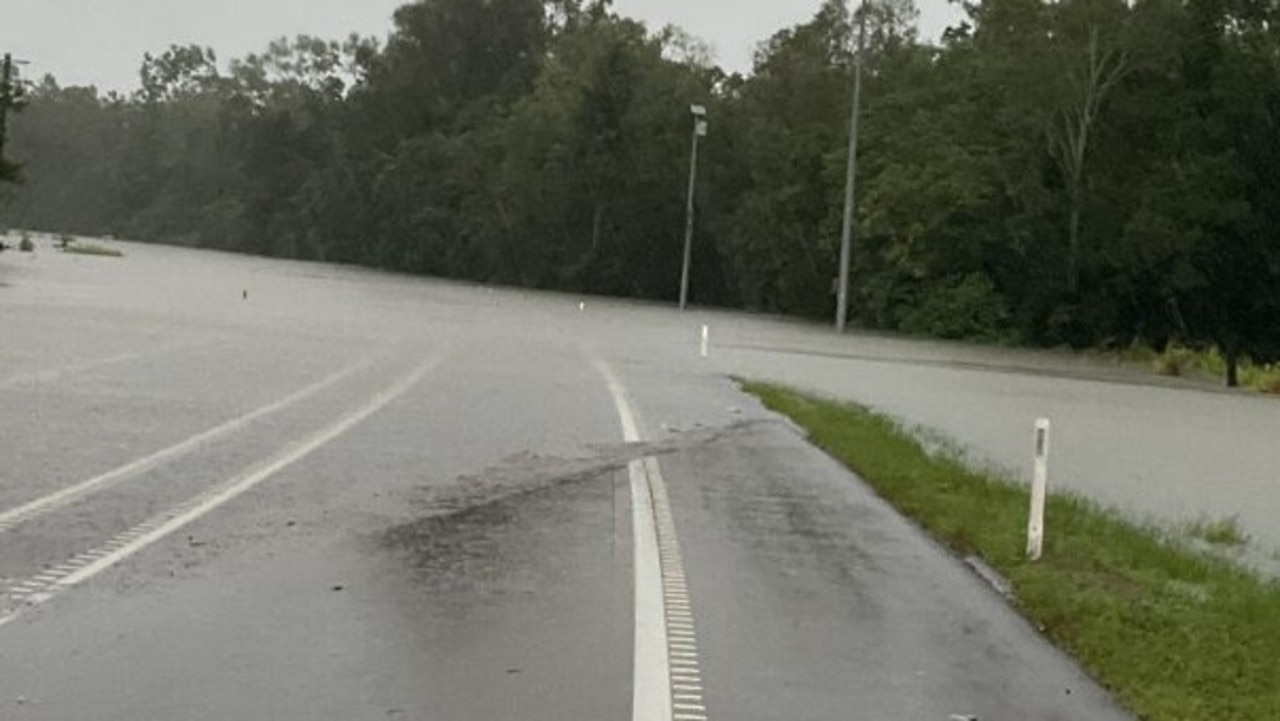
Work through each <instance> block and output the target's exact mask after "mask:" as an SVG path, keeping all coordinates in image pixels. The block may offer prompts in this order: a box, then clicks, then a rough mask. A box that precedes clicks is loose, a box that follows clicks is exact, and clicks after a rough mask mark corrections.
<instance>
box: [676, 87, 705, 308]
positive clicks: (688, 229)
mask: <svg viewBox="0 0 1280 721" xmlns="http://www.w3.org/2000/svg"><path fill="white" fill-rule="evenodd" d="M689 110H690V111H691V112H692V113H693V155H692V157H691V158H690V160H689V202H688V205H687V206H686V207H685V226H684V263H683V265H682V266H681V268H680V310H682V311H683V310H684V309H685V308H686V307H687V306H688V305H689V266H690V264H691V263H692V261H693V212H694V207H693V200H694V190H695V189H696V188H697V184H698V139H699V138H703V137H706V135H707V109H706V108H705V107H703V106H701V105H694V106H692V107H690V108H689Z"/></svg>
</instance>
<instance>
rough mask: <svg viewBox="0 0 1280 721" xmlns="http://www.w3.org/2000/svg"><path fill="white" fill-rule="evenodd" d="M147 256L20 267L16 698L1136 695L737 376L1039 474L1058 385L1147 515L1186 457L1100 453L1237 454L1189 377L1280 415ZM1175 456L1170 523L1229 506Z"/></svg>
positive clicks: (664, 319)
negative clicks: (1182, 471) (1121, 691)
mask: <svg viewBox="0 0 1280 721" xmlns="http://www.w3.org/2000/svg"><path fill="white" fill-rule="evenodd" d="M120 247H121V248H122V249H124V250H125V252H126V254H127V255H126V257H125V258H123V259H110V258H83V257H75V256H67V255H61V254H57V253H54V252H52V251H51V250H50V249H49V248H48V247H47V243H46V244H42V246H41V249H40V251H39V252H38V253H37V254H36V255H35V256H29V255H20V254H5V255H4V256H3V257H2V258H0V338H3V343H2V344H0V457H3V458H4V463H3V466H2V467H0V718H3V719H11V718H12V719H60V720H63V719H129V720H131V721H132V720H133V719H168V718H183V719H226V718H260V719H356V718H369V719H375V718H377V719H385V718H406V719H432V718H440V719H485V720H486V721H487V720H499V719H511V720H512V721H516V720H521V721H526V720H536V719H562V718H591V719H610V718H617V719H627V718H631V719H636V720H639V719H646V721H647V719H650V718H659V719H663V721H701V719H704V718H726V719H728V718H732V719H760V720H762V721H763V720H764V719H778V718H791V719H826V718H848V717H850V716H851V715H853V716H856V717H866V718H901V719H907V718H912V719H934V718H937V719H947V718H950V717H953V716H961V717H968V716H973V717H977V718H983V719H1001V718H1004V719H1015V718H1016V719H1064V720H1065V719H1121V718H1124V716H1123V715H1122V714H1121V713H1119V712H1118V711H1117V710H1116V709H1115V708H1114V707H1113V706H1112V704H1111V702H1110V700H1109V699H1108V698H1107V696H1106V695H1105V694H1104V693H1103V692H1102V691H1101V690H1100V689H1098V688H1097V687H1096V685H1094V684H1093V683H1092V682H1091V681H1089V680H1088V679H1087V678H1086V677H1085V676H1084V675H1083V674H1082V673H1081V672H1080V671H1079V670H1078V669H1077V668H1076V667H1075V666H1074V665H1073V664H1072V663H1071V662H1070V661H1069V660H1068V659H1066V658H1065V657H1063V656H1062V655H1061V654H1059V653H1058V652H1057V651H1055V650H1054V649H1052V648H1050V647H1048V646H1047V645H1046V644H1044V643H1043V642H1042V641H1041V640H1040V638H1039V637H1038V635H1037V634H1036V633H1035V632H1034V630H1033V629H1031V628H1030V627H1029V626H1027V624H1025V623H1024V622H1023V621H1022V620H1021V619H1020V618H1019V617H1018V616H1017V615H1016V614H1014V613H1013V612H1012V611H1011V610H1009V609H1008V608H1007V607H1006V606H1005V604H1004V603H1003V601H1002V600H1000V599H999V597H998V596H996V595H995V594H994V593H993V592H992V591H990V590H989V589H988V588H987V587H986V586H984V585H983V583H982V582H981V581H980V580H978V579H977V578H976V577H974V576H973V574H971V573H970V572H969V571H968V570H967V569H965V568H964V567H963V566H962V565H961V564H960V563H958V562H956V561H955V560H954V559H953V558H951V557H950V556H949V555H947V554H946V553H945V552H943V551H942V550H941V549H939V548H938V547H937V546H935V545H934V544H933V543H931V542H930V541H929V540H928V539H926V538H924V537H923V536H922V535H921V534H920V533H919V532H918V531H917V530H916V529H915V528H914V527H912V526H911V525H910V524H908V523H906V522H905V521H903V520H902V519H900V518H899V517H898V516H897V515H896V514H895V513H893V512H892V510H891V509H889V508H887V507H886V506H885V505H884V504H883V503H882V502H881V501H879V499H877V498H876V497H875V496H874V494H872V493H870V491H869V490H868V489H867V488H866V487H865V486H863V485H862V484H861V483H860V482H859V481H858V480H857V479H856V478H854V477H853V476H851V475H850V474H849V473H848V472H847V471H845V470H844V469H842V468H840V467H838V466H837V465H836V464H835V463H833V462H832V461H831V460H830V459H828V458H827V457H826V456H825V455H823V454H821V453H819V452H817V451H815V450H814V449H812V448H811V447H810V446H808V445H807V444H806V443H805V442H804V441H803V439H802V438H800V437H799V436H798V435H797V434H796V433H795V432H794V431H793V430H792V429H791V428H790V427H789V426H788V425H787V424H785V423H783V422H781V421H780V420H779V419H778V418H776V417H775V416H773V415H771V414H769V413H767V412H765V411H764V410H763V409H761V408H760V407H759V406H758V405H757V404H756V403H754V402H753V401H752V400H751V399H749V398H747V397H745V396H744V395H742V394H741V393H740V392H739V391H738V390H737V389H736V387H735V385H734V384H733V383H732V382H731V381H730V380H728V379H727V378H726V374H727V373H747V374H750V375H752V376H755V377H761V378H770V379H777V380H783V381H787V382H791V383H794V384H796V385H800V386H803V387H810V388H815V389H817V390H821V391H824V392H828V393H831V394H837V395H842V396H846V397H850V398H855V399H858V400H862V401H864V402H869V403H873V404H875V405H877V406H879V407H883V408H885V409H887V410H889V411H891V412H894V413H897V414H900V415H902V416H904V417H907V418H910V419H911V420H913V421H915V422H919V423H924V424H927V425H930V426H933V427H936V428H939V429H941V430H942V431H944V432H947V433H948V434H950V435H952V436H954V437H956V438H959V439H961V440H965V441H972V442H974V443H975V444H977V446H978V447H979V448H978V450H979V452H981V453H982V454H983V455H984V457H988V458H993V459H994V460H996V461H997V462H1005V463H1008V464H1009V465H1016V464H1017V463H1019V455H1020V454H1021V451H1020V450H1017V449H1022V448H1025V446H1026V443H1025V442H1024V441H1025V436H1028V435H1029V431H1028V430H1027V429H1029V427H1030V423H1029V421H1028V420H1027V419H1026V418H1024V416H1025V415H1026V414H1028V413H1030V414H1032V416H1034V415H1035V414H1036V413H1039V412H1040V411H1039V410H1038V409H1039V408H1041V407H1044V408H1047V411H1046V412H1052V413H1054V414H1055V420H1057V421H1058V422H1059V426H1058V427H1059V428H1060V429H1061V431H1060V433H1061V435H1059V436H1058V437H1057V438H1056V439H1055V452H1056V451H1057V449H1059V448H1062V449H1063V450H1062V451H1061V456H1062V459H1063V460H1062V463H1063V469H1064V470H1063V473H1064V474H1065V473H1067V471H1068V470H1069V471H1070V474H1071V479H1070V483H1071V484H1072V487H1077V488H1080V489H1082V490H1091V488H1093V487H1092V486H1090V485H1089V484H1095V486H1096V487H1097V488H1098V489H1101V490H1103V491H1106V492H1107V493H1109V494H1113V495H1105V494H1104V497H1105V498H1106V499H1108V500H1111V501H1114V502H1117V503H1122V504H1123V503H1128V502H1130V501H1136V500H1137V499H1140V498H1141V497H1142V496H1143V494H1141V493H1136V494H1128V495H1126V493H1125V492H1122V491H1123V489H1122V488H1121V486H1123V485H1124V484H1126V483H1128V484H1136V485H1138V486H1142V485H1143V484H1149V483H1153V482H1154V481H1151V480H1150V479H1151V478H1157V477H1158V478H1164V477H1163V476H1155V475H1151V474H1159V473H1161V472H1162V470H1164V469H1167V466H1171V465H1174V464H1173V463H1172V461H1161V463H1164V464H1165V465H1156V466H1155V467H1154V469H1152V470H1150V471H1147V470H1145V469H1147V468H1148V467H1149V466H1150V465H1151V464H1142V463H1140V462H1137V461H1134V460H1132V459H1130V458H1128V457H1122V458H1119V459H1117V465H1116V468H1115V469H1112V470H1111V471H1109V473H1108V475H1107V476H1106V477H1103V478H1094V477H1092V475H1091V474H1092V473H1093V472H1094V471H1101V470H1105V469H1108V468H1109V466H1108V464H1107V463H1106V459H1105V458H1101V457H1095V456H1094V455H1091V454H1089V453H1086V452H1084V451H1080V450H1072V448H1073V447H1075V446H1079V445H1080V444H1084V443H1096V444H1098V445H1097V446H1096V448H1097V453H1098V454H1105V453H1111V452H1115V451H1114V447H1113V446H1111V445H1107V444H1108V443H1121V442H1122V440H1123V439H1120V438H1117V436H1124V435H1125V434H1126V433H1127V434H1128V437H1129V438H1131V439H1134V440H1133V442H1136V443H1139V444H1140V443H1145V442H1154V441H1152V440H1151V439H1153V438H1160V439H1163V440H1161V441H1160V442H1168V443H1172V444H1173V446H1171V447H1172V448H1173V449H1174V450H1178V451H1179V452H1181V453H1182V454H1183V456H1185V457H1186V458H1185V460H1184V465H1185V466H1186V467H1187V468H1188V469H1189V471H1190V472H1193V473H1194V472H1197V469H1199V468H1200V466H1198V465H1196V464H1202V463H1210V462H1212V461H1213V459H1214V458H1215V456H1214V455H1213V454H1215V453H1228V452H1234V450H1233V449H1234V446H1231V447H1229V448H1228V449H1227V450H1215V449H1213V448H1210V449H1209V450H1204V449H1202V448H1199V447H1194V448H1193V447H1189V446H1188V445H1187V444H1186V443H1185V441H1183V442H1179V440H1178V437H1177V436H1176V435H1175V436H1169V437H1168V438H1166V437H1165V436H1161V435H1159V434H1160V433H1165V434H1171V433H1175V431H1174V430H1171V429H1175V428H1181V427H1183V426H1182V421H1180V420H1179V419H1177V418H1175V417H1173V415H1172V411H1171V409H1172V408H1173V406H1174V405H1177V404H1179V403H1181V404H1183V405H1185V407H1187V408H1192V409H1196V410H1197V414H1195V415H1196V417H1197V418H1198V417H1199V415H1198V413H1199V411H1201V410H1202V411H1203V413H1204V414H1206V415H1207V420H1205V421H1204V422H1206V423H1207V422H1216V423H1218V424H1220V425H1223V426H1224V428H1225V426H1226V424H1225V420H1226V419H1224V418H1223V417H1221V416H1219V415H1214V414H1215V413H1225V412H1226V411H1224V410H1221V409H1219V406H1222V407H1223V408H1230V409H1233V415H1232V417H1234V409H1235V408H1237V407H1239V408H1244V409H1245V410H1244V411H1242V412H1243V413H1245V414H1246V415H1245V416H1242V417H1243V418H1245V419H1246V421H1248V422H1254V423H1260V422H1261V421H1260V419H1261V417H1262V414H1265V413H1267V412H1269V409H1270V408H1271V406H1267V405H1265V404H1263V403H1261V402H1259V401H1256V400H1255V399H1250V398H1241V397H1237V396H1231V395H1221V394H1213V393H1201V392H1199V391H1189V390H1181V389H1171V388H1163V387H1157V386H1146V385H1132V384H1129V383H1128V382H1127V381H1126V379H1124V378H1110V379H1088V380H1086V379H1081V378H1074V377H1071V376H1070V369H1064V368H1061V367H1058V366H1052V367H1045V368H1041V367H1039V366H1035V363H1039V362H1040V361H1036V360H1034V358H1033V359H1031V360H1018V364H1019V365H1018V366H1017V367H1014V368H1000V367H998V363H996V361H997V360H999V357H993V358H976V357H974V356H975V354H982V353H986V351H976V350H970V349H963V348H961V349H955V348H951V347H948V346H935V345H930V344H911V343H904V342H901V341H893V340H886V339H872V338H862V337H854V338H849V339H845V340H840V341H835V340H831V339H829V338H828V337H827V335H826V334H825V333H824V332H823V331H820V330H817V329H809V328H806V327H804V326H798V325H794V324H786V323H778V322H773V321H769V320H767V319H763V320H756V319H751V318H747V317H744V316H740V315H731V314H716V313H690V314H688V315H685V316H680V315H678V314H676V313H674V312H673V311H671V310H670V309H668V308H662V307H654V306H645V305H637V304H628V303H622V302H613V301H605V300H598V299H580V298H576V297H568V296H562V295H549V294H530V293H521V292H515V291H505V290H492V289H487V288H483V287H477V286H471V285H464V284H454V283H448V282H441V281H430V280H423V279H417V278H410V277H402V276H393V275H386V274H380V273H375V272H371V271H366V270H358V269H347V268H335V267H327V266H320V265H314V264H304V263H293V262H276V261H269V260H263V259H256V258H244V257H236V256H228V255H222V254H215V253H201V252H195V251H189V250H182V249H175V248H163V247H149V246H139V245H133V244H120ZM580 302H585V306H580V305H579V303H580ZM703 322H706V323H709V324H710V325H712V329H713V330H712V333H713V336H712V339H713V341H712V354H711V358H709V359H701V358H699V357H698V352H697V350H698V349H697V341H698V327H699V326H700V325H701V323H703ZM842 354H845V355H849V356H851V357H844V356H843V355H842ZM939 354H941V355H939ZM947 354H951V355H949V356H948V355H947ZM1006 360H1007V357H1006ZM1033 366H1034V367H1033ZM1088 372H1093V371H1088ZM1121 381H1124V382H1121ZM1037 388H1039V389H1040V390H1039V391H1037ZM1037 393H1039V394H1040V395H1037ZM1037 399H1038V400H1037ZM1162 399H1163V400H1162ZM1161 403H1165V405H1161ZM1224 404H1225V405H1224ZM1233 404H1234V405H1233ZM1073 409H1074V410H1073ZM1215 409H1218V410H1215ZM1251 409H1252V410H1251ZM1122 411H1123V412H1122ZM1073 412H1074V413H1076V414H1078V416H1073V415H1072V413H1073ZM1091 413H1092V414H1094V415H1090V414H1091ZM1249 413H1256V414H1259V415H1258V417H1257V418H1253V417H1252V416H1248V415H1247V414H1249ZM1153 414H1163V415H1164V416H1165V421H1164V423H1165V426H1164V430H1163V431H1160V430H1159V429H1146V430H1143V429H1144V428H1145V426H1144V425H1143V424H1144V423H1151V422H1154V421H1153V420H1152V418H1153V417H1154V416H1153ZM1113 415H1114V417H1112V416H1113ZM1095 416H1096V417H1095ZM1024 422H1025V423H1024ZM1199 422H1200V421H1195V423H1199ZM1024 425H1026V428H1023V426H1024ZM1121 430H1124V433H1122V432H1121ZM1188 432H1198V426H1195V425H1194V423H1193V425H1192V426H1191V427H1190V430H1189V431H1188ZM1252 432H1254V433H1262V431H1261V430H1260V428H1257V427H1252ZM1143 433H1148V435H1147V436H1143V435H1142V434H1143ZM1222 433H1223V434H1226V430H1225V429H1224V430H1223V431H1222ZM1006 435H1008V436H1009V439H1007V449H1008V452H1007V456H1008V457H1007V458H1005V457H1003V456H1002V455H1001V454H1002V453H1004V451H1002V450H1001V449H1003V448H1006V446H1005V445H1002V444H1006V439H1005V436H1006ZM628 441H629V442H628ZM1224 443H1226V441H1224ZM1268 448H1269V447H1268V446H1265V445H1260V446H1258V447H1256V448H1254V449H1253V450H1254V453H1253V455H1251V456H1250V457H1249V458H1248V459H1246V460H1243V461H1241V462H1240V463H1239V464H1237V465H1236V466H1235V468H1236V469H1237V474H1236V476H1237V477H1244V476H1246V475H1247V474H1248V473H1253V472H1254V471H1255V470H1257V471H1260V469H1261V467H1262V466H1263V465H1265V464H1266V463H1267V462H1268V458H1267V457H1266V454H1267V453H1270V452H1271V451H1269V450H1268ZM1154 450H1158V449H1154ZM1154 450H1153V452H1154ZM1205 456H1208V460H1206V459H1205ZM1081 459H1085V460H1081ZM1140 469H1142V473H1147V474H1148V475H1142V474H1140V473H1138V471H1139V470H1140ZM1086 475H1089V476H1090V477H1089V478H1087V479H1086ZM1166 480H1167V482H1168V483H1169V484H1170V485H1169V486H1168V489H1166V491H1165V492H1162V493H1161V494H1159V495H1161V497H1162V498H1161V501H1160V502H1161V503H1165V504H1167V505H1165V506H1155V505H1153V506H1151V507H1150V508H1149V510H1150V511H1151V512H1155V513H1162V512H1165V511H1169V512H1179V507H1178V506H1177V505H1176V502H1185V503H1186V504H1187V505H1188V506H1194V505H1195V501H1194V498H1193V497H1192V496H1191V495H1187V496H1186V497H1185V499H1183V500H1181V501H1179V499H1178V496H1177V494H1178V493H1180V492H1182V491H1179V490H1176V489H1181V488H1183V487H1184V486H1185V488H1186V489H1191V488H1193V487H1194V484H1193V483H1192V482H1191V481H1189V480H1186V479H1184V478H1183V477H1181V476H1177V477H1172V478H1168V479H1166ZM1229 480H1230V478H1229V477H1228V476H1226V475H1220V476H1219V479H1218V483H1219V484H1220V485H1216V486H1215V487H1214V488H1213V490H1212V491H1211V492H1209V491H1206V492H1205V495H1206V496H1207V497H1211V498H1212V502H1210V501H1206V502H1205V503H1204V504H1202V505H1203V506H1204V507H1205V508H1207V509H1210V510H1212V511H1213V512H1215V513H1216V512H1218V510H1220V506H1221V507H1225V505H1226V504H1228V503H1229V502H1230V499H1231V498H1233V496H1232V494H1233V493H1235V492H1236V491H1235V490H1233V489H1235V486H1234V485H1232V484H1231V483H1229ZM1175 484H1177V485H1175ZM1242 492H1243V491H1242ZM1186 493H1188V494H1189V493H1190V490H1186ZM1214 504H1218V505H1214ZM1252 508H1254V507H1253V506H1248V504H1245V505H1244V506H1241V507H1240V508H1238V509H1236V512H1238V513H1240V514H1241V518H1242V519H1245V520H1246V521H1248V522H1250V523H1252V522H1254V518H1255V517H1254V516H1252V515H1247V514H1246V511H1247V510H1250V509H1252ZM1228 510H1229V509H1228ZM1259 535H1262V532H1261V531H1260V532H1259Z"/></svg>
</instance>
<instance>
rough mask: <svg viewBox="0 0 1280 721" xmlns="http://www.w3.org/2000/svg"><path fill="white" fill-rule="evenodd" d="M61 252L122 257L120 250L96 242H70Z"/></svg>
mask: <svg viewBox="0 0 1280 721" xmlns="http://www.w3.org/2000/svg"><path fill="white" fill-rule="evenodd" d="M62 252H64V253H71V254H73V255H100V256H104V257H108V258H123V257H124V253H122V252H121V251H119V250H116V249H115V248H108V247H107V246H105V245H98V244H96V243H72V244H70V245H67V246H66V247H65V248H63V249H62Z"/></svg>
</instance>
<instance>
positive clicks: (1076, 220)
mask: <svg viewBox="0 0 1280 721" xmlns="http://www.w3.org/2000/svg"><path fill="white" fill-rule="evenodd" d="M1070 238H1071V240H1070V246H1069V247H1068V250H1067V252H1068V254H1069V257H1068V258H1067V289H1068V290H1070V291H1071V292H1072V293H1073V294H1074V293H1075V292H1076V291H1078V290H1080V203H1079V201H1077V200H1072V201H1071V229H1070Z"/></svg>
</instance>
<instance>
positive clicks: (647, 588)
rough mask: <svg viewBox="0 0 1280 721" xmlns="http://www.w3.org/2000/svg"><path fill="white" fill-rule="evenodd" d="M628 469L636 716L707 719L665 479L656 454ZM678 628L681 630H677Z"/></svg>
mask: <svg viewBox="0 0 1280 721" xmlns="http://www.w3.org/2000/svg"><path fill="white" fill-rule="evenodd" d="M596 366H597V368H598V369H599V372H600V374H601V375H602V376H603V377H604V380H605V383H606V385H607V386H608V388H609V394H610V395H611V396H613V403H614V406H615V407H616V408H617V411H618V420H619V422H620V423H621V425H622V436H623V439H624V440H626V441H627V442H628V443H636V442H638V441H640V440H641V436H640V430H639V424H638V423H637V422H636V415H635V411H634V410H632V408H631V403H630V401H629V400H628V399H627V393H626V390H625V389H624V388H623V387H622V384H621V383H620V382H619V381H618V378H617V376H615V375H614V373H613V371H612V370H611V369H610V368H609V366H608V365H607V364H605V363H604V362H603V361H601V360H597V361H596ZM627 474H628V476H629V478H630V482H631V512H632V545H633V546H634V552H635V561H634V563H635V576H636V577H635V609H636V625H635V659H634V666H633V668H634V687H633V690H632V693H633V696H632V709H631V717H632V721H707V717H706V716H705V715H703V713H704V712H705V711H706V707H705V706H703V705H702V695H701V690H702V687H701V683H702V677H701V675H700V673H699V671H698V670H697V667H698V653H697V645H696V644H697V642H696V640H693V638H692V630H693V616H692V604H691V603H690V601H689V596H688V588H687V586H686V585H685V573H684V564H683V562H682V560H681V557H680V543H679V541H678V539H677V536H676V528H675V520H674V518H673V517H672V515H671V506H670V501H669V499H668V498H667V491H666V481H664V480H663V478H662V470H661V468H660V467H659V465H658V461H657V459H655V458H653V457H646V458H643V459H639V460H635V461H631V462H630V463H629V464H627ZM677 630H678V631H679V632H680V633H679V637H678V638H677V636H676V635H675V634H673V631H677ZM677 685H680V690H681V691H682V693H681V695H680V697H679V698H678V699H677V698H676V696H674V695H673V693H674V689H675V688H676V686H677ZM693 711H696V712H698V713H690V712H693Z"/></svg>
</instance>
